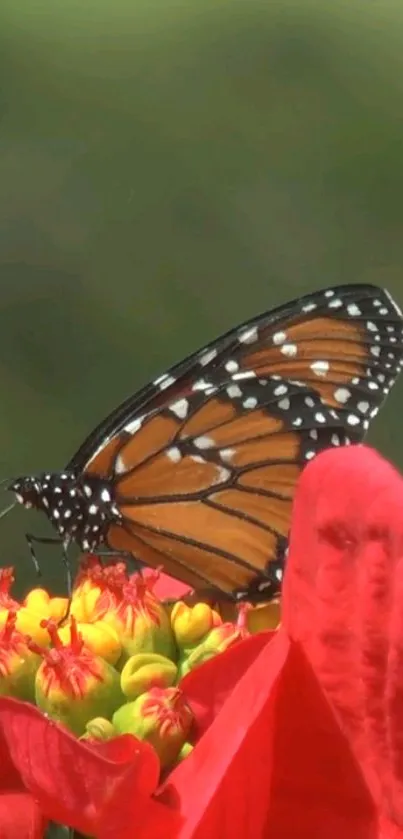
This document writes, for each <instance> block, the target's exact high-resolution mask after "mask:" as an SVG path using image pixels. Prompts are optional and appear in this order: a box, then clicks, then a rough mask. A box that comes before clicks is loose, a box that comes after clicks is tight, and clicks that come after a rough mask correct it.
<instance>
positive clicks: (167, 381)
mask: <svg viewBox="0 0 403 839" xmlns="http://www.w3.org/2000/svg"><path fill="white" fill-rule="evenodd" d="M175 382H176V379H175V378H174V377H173V376H169V375H168V374H167V373H164V375H163V376H160V377H159V378H158V379H155V380H154V382H153V384H154V385H156V386H157V387H159V389H160V390H166V388H167V387H170V386H171V385H174V384H175Z"/></svg>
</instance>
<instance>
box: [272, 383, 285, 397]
mask: <svg viewBox="0 0 403 839" xmlns="http://www.w3.org/2000/svg"><path fill="white" fill-rule="evenodd" d="M287 390H288V387H287V385H277V387H275V388H274V390H273V393H274V396H284V394H285V393H287Z"/></svg>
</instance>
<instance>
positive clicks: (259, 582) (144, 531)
mask: <svg viewBox="0 0 403 839" xmlns="http://www.w3.org/2000/svg"><path fill="white" fill-rule="evenodd" d="M402 362H403V319H402V313H401V312H400V309H399V308H398V307H397V305H396V303H395V302H394V301H393V299H392V298H391V297H390V295H389V294H388V293H387V292H386V291H383V290H382V289H379V288H377V287H375V286H368V285H346V286H339V287H337V288H332V289H325V290H323V291H319V292H314V293H313V294H311V295H306V296H305V297H302V298H300V299H298V300H294V301H292V302H291V303H287V304H286V305H284V306H280V307H278V308H277V309H274V310H272V311H269V312H266V313H264V314H263V315H260V316H258V317H257V318H255V319H253V320H251V321H249V322H248V323H244V324H242V325H240V326H238V327H236V328H235V329H232V330H231V331H230V332H228V333H226V334H225V335H223V336H221V337H220V338H218V339H217V340H216V341H213V342H212V343H211V344H209V345H208V346H207V347H204V348H203V349H201V350H199V351H197V352H196V353H193V354H192V355H191V356H189V357H188V358H186V359H184V361H182V362H180V363H179V364H177V365H175V366H174V367H172V368H171V369H170V370H169V371H168V372H167V373H165V374H164V375H162V376H160V377H159V378H158V379H156V380H154V381H153V382H151V383H150V384H148V385H146V386H145V387H144V388H142V389H141V390H140V391H138V392H137V393H136V394H134V396H132V397H130V398H129V399H128V400H126V402H124V403H123V404H122V405H121V406H119V407H118V408H117V409H116V410H115V411H113V412H112V414H111V415H110V416H109V417H107V418H106V419H105V420H104V421H103V422H102V423H101V424H100V425H99V426H98V428H96V429H95V430H94V431H93V432H92V434H90V435H89V437H88V438H87V440H85V441H84V443H83V444H82V446H81V447H80V448H79V449H78V451H77V453H76V454H75V455H74V456H73V458H72V459H71V460H70V462H69V464H68V465H67V466H66V469H65V471H64V472H62V473H60V474H55V475H48V474H45V475H43V476H42V477H41V478H39V479H38V478H36V479H35V478H22V479H20V480H19V481H17V482H14V483H13V485H11V486H10V489H12V490H13V491H14V492H15V493H16V494H17V500H18V501H20V502H21V503H23V504H25V505H26V506H34V507H36V508H37V509H39V510H42V511H43V512H44V513H45V514H46V515H47V516H48V518H49V519H50V521H51V522H52V524H53V525H54V526H55V527H56V530H57V532H58V534H59V536H60V538H61V540H62V541H63V542H64V543H65V542H66V541H67V542H68V541H73V540H74V541H76V542H77V543H78V545H79V546H80V547H81V549H82V550H85V551H97V550H98V549H99V547H100V546H104V547H105V548H106V550H108V551H112V552H116V553H119V552H121V553H122V552H124V553H129V554H131V555H132V556H133V557H134V558H135V559H136V560H138V561H140V562H142V563H144V564H146V565H150V566H153V567H159V566H163V568H164V570H165V571H166V572H167V573H169V574H171V575H172V576H176V577H178V578H179V579H181V580H182V581H183V582H185V583H188V584H189V585H190V586H192V587H193V588H196V589H199V588H202V589H205V588H206V587H207V588H208V587H210V588H211V587H214V588H215V589H219V590H220V591H221V592H223V593H224V594H227V595H230V596H234V597H236V598H237V599H242V598H246V599H251V600H253V601H256V600H259V599H268V598H270V597H271V596H273V595H274V594H276V593H277V592H278V590H279V588H280V585H281V577H282V570H283V556H284V545H285V543H286V540H287V536H288V530H289V525H290V518H291V507H292V501H293V496H294V492H295V487H296V484H297V481H298V478H299V475H300V473H301V470H302V469H303V467H304V465H305V464H306V463H307V462H308V461H309V460H311V459H312V458H313V457H314V456H315V455H316V454H317V453H318V452H320V451H322V450H323V449H325V448H328V447H331V446H341V445H349V444H350V443H357V442H360V441H361V440H362V439H363V437H364V436H365V433H366V431H367V429H368V427H369V424H370V421H371V419H372V418H373V417H374V416H375V415H376V413H377V412H378V410H379V408H380V406H381V404H382V403H383V401H384V399H385V398H386V396H387V394H388V392H389V390H390V388H391V387H392V386H393V384H394V381H395V379H396V376H397V375H398V374H399V372H400V370H401V366H402Z"/></svg>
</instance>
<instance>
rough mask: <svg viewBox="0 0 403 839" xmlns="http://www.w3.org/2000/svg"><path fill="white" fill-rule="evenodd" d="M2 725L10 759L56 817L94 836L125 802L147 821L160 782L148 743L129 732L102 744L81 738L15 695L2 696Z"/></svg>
mask: <svg viewBox="0 0 403 839" xmlns="http://www.w3.org/2000/svg"><path fill="white" fill-rule="evenodd" d="M0 726H1V728H2V731H3V736H4V739H5V740H6V742H7V745H8V748H9V752H10V755H11V758H12V760H13V762H14V764H15V766H16V767H17V768H18V770H19V772H20V774H21V778H22V781H23V783H24V784H25V786H26V788H27V789H28V790H29V791H30V792H31V793H32V794H33V795H34V797H35V798H36V799H37V800H38V801H39V803H40V805H41V807H42V810H43V812H44V813H46V815H47V817H48V818H49V819H51V820H53V821H58V822H61V823H63V824H68V825H70V826H72V827H75V828H76V829H77V830H80V831H81V832H83V833H87V834H94V833H96V830H95V829H94V826H96V825H97V823H98V821H99V820H101V821H102V822H103V823H105V824H106V822H107V819H108V815H109V813H110V811H111V810H112V811H113V810H114V808H115V807H116V801H117V800H118V799H119V798H120V806H121V808H122V809H124V805H125V801H124V799H123V800H122V796H120V792H121V790H122V791H123V792H124V796H125V797H126V798H127V790H128V789H130V790H131V793H130V796H131V797H130V796H129V797H128V802H127V805H128V807H129V805H130V812H131V811H132V810H133V803H132V802H133V800H134V801H135V802H136V814H137V815H138V818H139V821H140V820H142V819H143V817H144V814H145V811H146V810H147V808H148V806H149V804H150V806H151V805H152V802H151V799H150V796H151V794H152V793H153V792H154V790H155V788H156V785H157V783H158V777H159V763H158V759H157V757H156V754H155V752H154V750H153V749H152V748H151V746H149V745H148V744H146V743H142V742H140V741H138V740H136V739H135V738H134V737H131V736H130V735H127V736H125V737H122V738H119V739H118V740H116V741H114V742H113V743H105V744H102V745H97V747H96V748H94V747H92V746H91V745H90V744H88V743H86V742H84V741H78V740H76V739H75V738H74V737H73V736H72V735H71V734H69V733H68V732H67V731H65V730H64V729H62V728H61V727H59V726H58V725H56V724H55V723H53V722H51V721H50V720H47V719H46V718H45V717H44V716H43V715H42V714H41V713H40V712H39V711H38V710H37V709H36V708H34V707H33V706H31V705H29V704H27V703H24V702H18V701H17V700H14V699H8V698H2V699H0Z"/></svg>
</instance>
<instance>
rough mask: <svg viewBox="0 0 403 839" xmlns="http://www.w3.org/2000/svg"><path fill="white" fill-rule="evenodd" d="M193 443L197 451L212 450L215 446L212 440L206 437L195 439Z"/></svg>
mask: <svg viewBox="0 0 403 839" xmlns="http://www.w3.org/2000/svg"><path fill="white" fill-rule="evenodd" d="M193 443H194V445H195V446H196V448H197V449H212V448H214V446H215V442H214V440H213V438H212V437H207V436H202V437H195V439H194V440H193Z"/></svg>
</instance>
